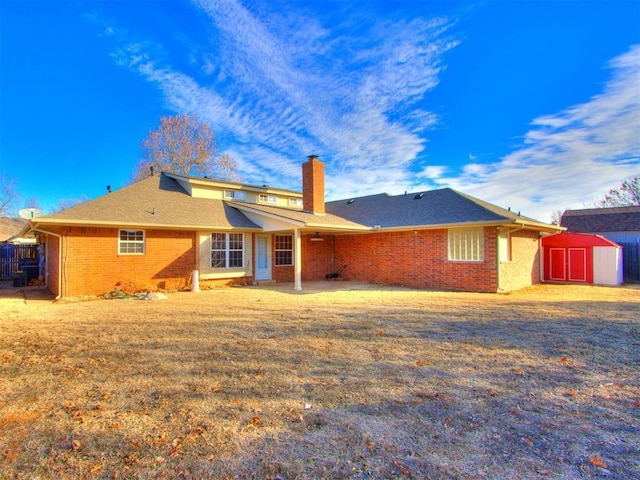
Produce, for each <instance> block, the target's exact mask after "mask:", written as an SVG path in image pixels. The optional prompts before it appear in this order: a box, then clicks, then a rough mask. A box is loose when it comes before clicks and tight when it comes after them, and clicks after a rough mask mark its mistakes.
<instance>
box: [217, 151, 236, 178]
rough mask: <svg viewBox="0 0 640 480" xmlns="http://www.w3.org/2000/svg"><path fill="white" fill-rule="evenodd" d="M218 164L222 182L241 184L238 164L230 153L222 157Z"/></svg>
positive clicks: (219, 158)
mask: <svg viewBox="0 0 640 480" xmlns="http://www.w3.org/2000/svg"><path fill="white" fill-rule="evenodd" d="M217 163H218V165H217V170H218V172H219V174H218V177H219V178H220V179H221V180H226V181H228V182H239V181H240V180H241V178H240V175H239V174H238V164H237V163H236V161H235V160H234V159H233V158H231V156H230V155H229V154H228V153H224V154H222V155H220V157H218V161H217Z"/></svg>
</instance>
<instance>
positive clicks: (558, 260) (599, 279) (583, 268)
mask: <svg viewBox="0 0 640 480" xmlns="http://www.w3.org/2000/svg"><path fill="white" fill-rule="evenodd" d="M542 257H543V259H542V266H543V267H542V270H543V272H542V280H543V281H545V282H567V283H589V284H596V285H621V284H622V272H623V269H622V247H621V246H620V245H618V244H617V243H615V242H612V241H611V240H607V239H606V238H604V237H602V236H600V235H591V234H586V233H569V232H564V233H558V234H556V235H551V236H548V237H544V238H543V239H542Z"/></svg>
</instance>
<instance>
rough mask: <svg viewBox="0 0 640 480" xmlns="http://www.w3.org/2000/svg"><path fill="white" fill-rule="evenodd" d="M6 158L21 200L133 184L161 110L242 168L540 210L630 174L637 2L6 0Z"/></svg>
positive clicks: (48, 200) (2, 32)
mask: <svg viewBox="0 0 640 480" xmlns="http://www.w3.org/2000/svg"><path fill="white" fill-rule="evenodd" d="M0 22H1V25H0V48H1V51H0V68H1V70H0V102H1V103H0V115H1V116H0V172H4V175H5V176H6V177H7V178H14V180H15V183H16V188H17V191H18V193H19V194H20V196H21V199H22V202H21V203H20V205H19V206H20V207H24V206H27V205H25V202H26V201H27V200H28V199H30V198H34V197H35V198H36V199H37V202H38V204H39V206H40V207H41V208H44V209H45V210H46V211H49V210H50V208H51V207H53V206H55V205H57V204H59V203H60V201H63V200H64V201H70V200H71V201H73V200H77V199H83V198H84V199H89V198H95V197H97V196H100V195H103V194H106V185H111V186H112V187H113V188H114V189H117V188H121V187H123V186H125V185H126V184H127V183H128V182H130V179H131V177H132V172H133V170H134V168H135V166H136V163H137V162H138V160H139V159H140V158H141V153H140V142H141V141H142V139H143V138H144V137H145V136H146V135H147V134H148V132H149V130H150V129H153V128H156V127H157V126H158V124H159V120H160V117H161V116H165V115H174V114H177V113H192V114H196V115H197V116H198V117H199V118H200V119H201V120H204V121H206V122H207V123H209V124H210V125H211V127H212V128H213V129H214V131H215V132H216V135H217V139H218V144H219V148H220V153H225V152H226V153H229V154H230V155H231V156H232V157H233V158H234V159H235V160H236V162H237V163H238V165H239V166H240V174H241V176H242V177H243V180H244V181H245V182H246V183H251V184H269V185H272V186H274V187H281V188H289V189H295V190H300V189H301V175H300V165H301V163H302V162H304V161H305V160H306V157H307V156H308V155H310V154H316V155H318V156H319V157H320V158H321V159H322V160H323V161H324V162H325V163H326V175H327V178H326V196H327V199H328V200H331V199H340V198H346V197H352V196H358V195H367V194H373V193H381V192H389V193H392V194H400V193H403V192H405V191H409V192H416V191H421V190H431V189H435V188H442V187H452V188H455V189H458V190H460V191H462V192H465V193H468V194H471V195H474V196H477V197H479V198H481V199H483V200H487V201H490V202H493V203H496V204H498V205H500V206H503V207H511V209H512V210H516V211H521V212H522V213H523V214H524V215H527V216H531V217H534V218H537V219H540V220H543V221H549V220H551V215H552V213H553V212H554V211H556V210H564V209H565V208H583V207H584V205H585V204H586V203H588V202H590V201H592V200H594V199H595V198H596V197H599V196H601V195H602V194H604V193H606V192H607V191H608V190H609V189H610V188H612V187H616V186H618V185H619V184H620V183H621V182H622V181H623V180H624V179H625V178H628V177H630V176H634V175H638V174H640V2H638V1H637V0H633V1H623V0H606V1H598V0H592V1H577V0H576V1H551V0H549V1H544V0H540V1H480V2H477V1H472V2H469V1H454V0H450V1H429V2H427V1H418V0H416V1H402V0H396V1H391V0H387V1H362V0H360V1H346V0H340V1H338V0H322V1H321V0H316V1H309V0H307V1H287V0H284V1H268V0H194V1H191V2H189V1H178V0H174V1H170V0H165V1H151V0H139V1H130V2H125V1H73V2H71V1H69V2H67V1H63V0H57V1H30V0H26V1H24V0H21V1H17V0H2V2H0Z"/></svg>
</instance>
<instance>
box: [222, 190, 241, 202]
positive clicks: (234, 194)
mask: <svg viewBox="0 0 640 480" xmlns="http://www.w3.org/2000/svg"><path fill="white" fill-rule="evenodd" d="M224 198H228V199H229V200H244V192H240V191H238V190H225V191H224Z"/></svg>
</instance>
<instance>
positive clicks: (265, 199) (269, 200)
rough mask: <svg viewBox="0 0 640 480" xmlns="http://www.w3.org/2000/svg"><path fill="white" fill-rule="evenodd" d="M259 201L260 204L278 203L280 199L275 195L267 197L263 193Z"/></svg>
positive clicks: (259, 196)
mask: <svg viewBox="0 0 640 480" xmlns="http://www.w3.org/2000/svg"><path fill="white" fill-rule="evenodd" d="M258 201H259V202H260V203H276V202H277V201H278V197H276V196H275V195H267V194H266V193H261V194H260V195H258Z"/></svg>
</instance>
